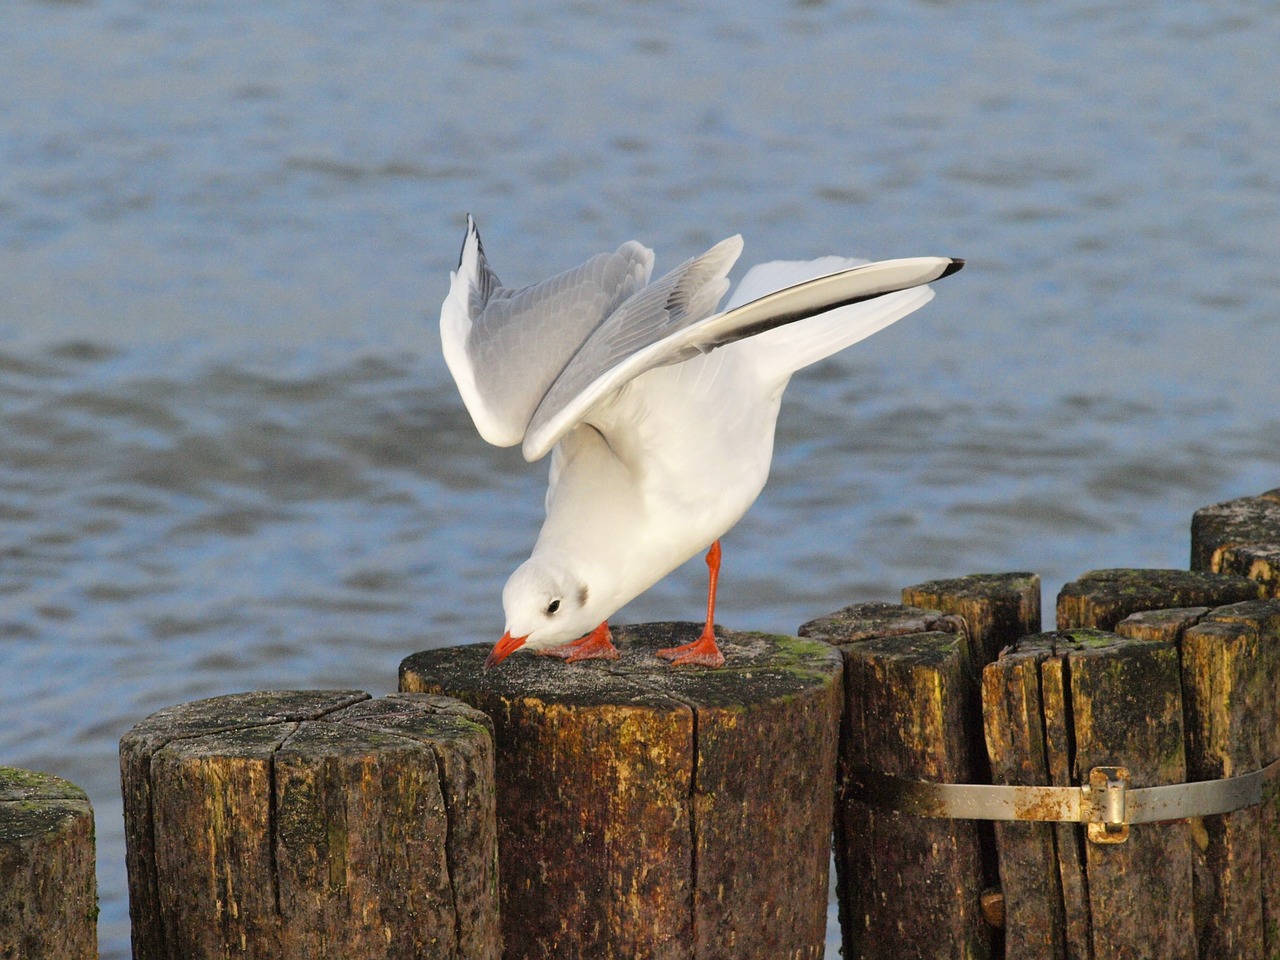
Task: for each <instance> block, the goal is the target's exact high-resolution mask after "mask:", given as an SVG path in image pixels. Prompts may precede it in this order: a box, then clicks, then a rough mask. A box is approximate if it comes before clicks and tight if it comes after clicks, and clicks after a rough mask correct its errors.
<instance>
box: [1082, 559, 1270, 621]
mask: <svg viewBox="0 0 1280 960" xmlns="http://www.w3.org/2000/svg"><path fill="white" fill-rule="evenodd" d="M1262 594H1263V590H1262V586H1261V585H1260V584H1259V583H1257V581H1254V580H1250V579H1248V578H1247V577H1235V576H1228V575H1226V574H1217V573H1209V572H1205V571H1200V570H1133V569H1112V570H1091V571H1090V572H1088V573H1086V574H1083V575H1081V576H1080V578H1079V579H1078V580H1075V581H1073V582H1072V583H1068V584H1066V585H1065V586H1064V587H1063V588H1062V590H1061V591H1060V592H1059V593H1058V629H1059V630H1072V629H1075V628H1077V627H1094V628H1096V629H1098V630H1114V629H1115V627H1116V624H1118V623H1119V622H1120V621H1121V620H1123V619H1124V618H1125V617H1127V616H1129V614H1131V613H1138V612H1140V611H1144V610H1162V609H1166V608H1170V607H1220V606H1223V605H1225V604H1228V603H1238V602H1240V601H1242V600H1256V599H1258V598H1259V597H1261V596H1262Z"/></svg>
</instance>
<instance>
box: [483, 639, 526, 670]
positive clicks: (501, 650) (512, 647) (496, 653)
mask: <svg viewBox="0 0 1280 960" xmlns="http://www.w3.org/2000/svg"><path fill="white" fill-rule="evenodd" d="M528 638H529V635H528V634H527V633H526V634H525V635H524V636H523V637H513V636H512V635H511V634H509V633H504V634H503V635H502V639H501V640H499V641H498V642H497V643H495V644H494V645H493V649H492V650H490V651H489V656H488V658H487V659H486V660H485V662H484V668H485V669H486V670H491V669H493V668H494V667H496V666H497V665H498V664H500V663H501V662H502V661H503V660H505V659H507V657H509V656H511V654H513V653H515V652H516V651H517V650H519V649H520V648H521V647H523V646H524V642H525V640H527V639H528Z"/></svg>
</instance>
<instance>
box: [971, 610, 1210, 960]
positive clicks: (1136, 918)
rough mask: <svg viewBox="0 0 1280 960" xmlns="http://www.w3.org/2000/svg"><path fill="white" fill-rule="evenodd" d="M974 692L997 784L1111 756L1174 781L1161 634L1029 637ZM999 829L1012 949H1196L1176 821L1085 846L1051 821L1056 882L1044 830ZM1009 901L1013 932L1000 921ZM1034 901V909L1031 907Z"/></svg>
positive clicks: (1170, 649) (1171, 666)
mask: <svg viewBox="0 0 1280 960" xmlns="http://www.w3.org/2000/svg"><path fill="white" fill-rule="evenodd" d="M1036 671H1038V672H1039V678H1038V683H1037V680H1036V678H1035V672H1036ZM1037 688H1038V689H1037ZM983 689H984V694H985V695H986V700H985V702H984V707H985V708H986V710H987V730H988V744H989V746H990V747H991V752H992V766H993V769H995V770H996V771H998V772H999V774H1000V778H1001V780H1002V782H1014V779H1013V778H1015V777H1016V778H1018V780H1019V781H1021V782H1023V783H1025V782H1027V781H1028V780H1034V781H1037V782H1038V783H1040V784H1045V783H1048V784H1050V785H1054V786H1066V785H1079V784H1081V783H1082V782H1088V780H1089V772H1090V770H1091V769H1092V768H1094V767H1111V766H1121V767H1124V768H1126V769H1127V770H1128V771H1129V776H1130V786H1131V787H1134V788H1137V787H1143V786H1158V785H1162V784H1167V783H1181V782H1183V781H1184V780H1185V778H1186V759H1185V749H1184V745H1183V723H1182V692H1181V686H1180V680H1179V660H1178V650H1177V647H1176V646H1174V645H1173V644H1171V643H1165V642H1159V641H1146V640H1133V639H1128V638H1123V637H1119V636H1117V635H1115V634H1110V633H1105V632H1103V631H1098V630H1093V629H1075V630H1071V631H1068V632H1062V631H1060V632H1056V633H1047V634H1040V635H1037V636H1033V637H1028V638H1025V639H1024V640H1022V641H1020V642H1019V643H1018V645H1017V648H1016V649H1014V650H1011V651H1008V652H1006V653H1005V654H1003V655H1002V656H1001V658H1000V659H999V660H998V661H997V662H996V663H993V664H991V665H990V666H988V667H987V669H986V671H985V673H984V677H983ZM1037 699H1038V701H1039V702H1038V703H1037ZM1037 708H1038V709H1039V710H1040V715H1039V716H1038V717H1037V716H1036V714H1035V710H1036V709H1037ZM1041 737H1043V739H1041ZM1068 764H1070V766H1069V767H1068ZM1007 827H1012V828H1015V829H1008V828H1006V827H1002V829H1001V832H1000V834H999V836H1000V839H1001V845H1000V862H1001V879H1002V883H1004V882H1005V878H1006V876H1007V877H1008V883H1007V884H1006V885H1005V890H1004V892H1005V902H1006V910H1007V911H1009V914H1010V918H1011V923H1010V926H1009V928H1008V929H1007V930H1006V935H1007V936H1008V937H1009V938H1010V940H1009V942H1010V943H1011V944H1013V943H1014V942H1017V943H1019V944H1020V945H1022V946H1025V947H1026V949H1027V951H1028V952H1025V953H1023V952H1017V953H1015V952H1012V946H1011V952H1010V953H1009V954H1008V955H1009V956H1010V957H1012V956H1018V957H1023V956H1027V957H1060V956H1063V955H1064V954H1065V956H1066V957H1069V958H1073V960H1074V958H1097V960H1101V958H1103V957H1106V958H1113V957H1114V958H1134V960H1139V958H1146V957H1161V958H1187V960H1194V958H1195V957H1196V956H1197V954H1196V939H1195V931H1194V925H1193V916H1194V913H1193V909H1192V907H1193V894H1192V856H1191V832H1190V828H1189V826H1188V824H1187V823H1186V822H1176V823H1161V824H1139V825H1135V826H1132V827H1130V828H1129V836H1128V839H1127V840H1126V841H1125V842H1124V843H1115V844H1098V843H1092V842H1086V840H1085V839H1084V831H1083V828H1082V827H1080V826H1077V825H1075V824H1059V825H1055V826H1053V827H1051V828H1050V829H1051V830H1052V832H1053V839H1054V845H1053V846H1054V848H1055V856H1054V859H1055V860H1056V866H1057V869H1058V876H1057V878H1056V883H1055V878H1054V877H1053V875H1052V874H1051V873H1048V872H1046V871H1045V870H1044V869H1043V860H1042V859H1041V858H1042V857H1043V856H1044V854H1045V852H1046V851H1047V850H1048V848H1049V846H1050V845H1049V843H1048V836H1047V833H1048V831H1045V830H1043V829H1039V828H1036V827H1034V826H1032V828H1031V829H1026V828H1025V826H1024V827H1021V828H1019V825H1007ZM1055 886H1057V887H1059V888H1060V891H1061V897H1062V901H1061V902H1062V904H1063V911H1062V914H1061V924H1062V926H1061V933H1059V927H1058V923H1059V914H1058V913H1057V912H1056V909H1054V908H1053V900H1052V897H1053V895H1054V894H1055V892H1056V891H1055V889H1054V888H1055ZM1019 902H1021V903H1022V908H1021V910H1022V918H1023V922H1022V924H1021V926H1022V929H1021V931H1019V930H1017V929H1015V926H1014V925H1013V923H1012V918H1013V917H1014V916H1015V915H1016V913H1015V911H1017V910H1018V909H1019V908H1018V907H1017V906H1016V905H1017V904H1018V903H1019ZM1037 906H1038V907H1039V908H1040V909H1041V910H1043V911H1044V916H1039V917H1037V916H1036V915H1035V912H1036V909H1037Z"/></svg>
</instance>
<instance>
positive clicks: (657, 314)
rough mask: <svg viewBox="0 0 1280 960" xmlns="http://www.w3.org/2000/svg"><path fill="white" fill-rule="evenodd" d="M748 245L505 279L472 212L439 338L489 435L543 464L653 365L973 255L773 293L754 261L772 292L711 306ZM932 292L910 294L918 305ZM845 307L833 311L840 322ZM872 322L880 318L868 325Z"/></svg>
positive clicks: (628, 247) (917, 278)
mask: <svg viewBox="0 0 1280 960" xmlns="http://www.w3.org/2000/svg"><path fill="white" fill-rule="evenodd" d="M741 251H742V238H741V237H736V236H735V237H730V238H729V239H728V240H724V241H722V242H720V243H718V244H716V246H714V247H712V248H711V249H710V250H708V251H707V252H706V253H704V254H702V255H701V256H699V257H695V258H693V259H691V260H688V261H686V262H684V263H682V264H681V265H680V266H678V267H676V269H674V270H672V271H671V272H670V273H669V274H667V275H666V276H664V277H662V278H660V279H659V280H656V281H654V282H653V283H649V282H648V281H649V276H650V274H651V272H652V269H653V251H651V250H649V249H648V248H647V247H645V246H643V245H641V244H639V243H636V242H634V241H631V242H628V243H625V244H623V245H622V246H621V247H619V248H618V250H617V251H616V252H615V253H611V254H599V255H598V256H595V257H592V258H591V259H590V260H588V261H587V262H586V263H584V264H582V265H581V266H579V267H575V268H574V269H572V270H569V271H567V272H565V273H562V274H559V275H558V276H555V277H552V278H551V279H549V280H544V281H542V282H541V283H537V284H534V285H532V286H528V287H523V288H520V289H513V288H510V287H504V286H502V284H501V283H500V282H499V280H498V277H497V275H496V274H495V273H494V272H493V270H492V269H491V268H490V267H489V264H488V261H487V260H486V258H485V255H484V249H483V247H482V246H481V243H480V234H479V231H478V230H477V229H476V225H475V221H473V220H472V219H471V218H470V217H468V218H467V236H466V239H465V240H464V241H463V245H462V255H461V257H460V259H459V263H458V269H457V271H455V272H454V273H453V274H452V275H451V276H450V287H449V295H448V297H446V298H445V301H444V305H443V306H442V307H441V310H440V337H441V343H442V345H443V348H444V356H445V362H446V363H447V364H448V366H449V371H450V373H452V374H453V378H454V380H455V381H456V383H457V384H458V391H459V393H461V394H462V400H463V403H465V404H466V407H467V410H468V411H469V412H470V414H471V418H472V420H473V421H474V422H475V424H476V428H477V429H478V430H479V431H480V435H481V436H482V437H484V439H485V440H488V441H489V442H490V443H493V444H496V445H498V446H514V445H515V444H517V443H521V442H523V447H522V452H523V454H524V456H525V459H527V460H531V461H532V460H537V459H539V458H541V457H543V456H545V455H546V453H547V452H548V451H549V450H551V448H552V447H554V446H555V444H556V443H557V442H558V441H559V440H560V438H561V437H563V436H564V435H565V434H566V433H568V432H569V431H570V430H572V429H573V427H574V426H576V425H577V424H578V423H579V422H581V421H582V420H583V419H584V418H585V417H586V416H587V415H588V413H589V412H590V410H591V408H592V407H593V406H595V404H597V403H599V402H600V401H601V400H602V399H604V398H605V397H607V396H609V395H610V394H611V393H612V392H613V391H615V390H618V389H620V388H621V387H623V386H624V385H625V384H627V383H628V382H629V381H631V380H633V379H634V378H635V377H638V376H639V375H640V374H642V373H644V372H645V371H646V370H651V369H653V368H654V367H659V366H664V365H667V364H672V363H680V362H681V361H683V360H687V359H689V358H690V357H693V356H696V355H697V354H699V353H706V352H708V351H710V350H714V349H715V348H716V347H720V346H724V345H725V344H729V343H734V342H737V341H739V340H742V339H744V338H746V337H751V336H754V335H756V334H761V333H764V332H766V331H769V330H777V329H778V328H780V327H783V326H786V325H788V324H792V323H795V322H797V321H799V320H804V319H806V318H809V317H814V316H816V315H818V314H823V313H827V312H828V311H836V310H837V309H838V308H842V307H849V306H851V305H854V304H860V303H863V302H864V301H868V300H872V299H875V298H878V297H883V296H885V295H886V294H892V293H894V292H896V291H900V290H908V289H911V288H914V287H919V286H922V285H923V284H927V283H929V282H931V281H933V280H937V279H940V278H942V277H945V276H948V275H949V274H951V273H954V272H955V271H956V270H958V269H960V266H961V265H962V263H963V261H959V260H951V259H949V258H946V257H918V258H914V259H910V260H885V261H881V262H879V263H870V264H865V265H861V266H854V267H847V268H845V269H838V270H833V271H832V272H830V273H827V274H825V275H823V276H818V277H814V278H810V279H805V280H803V281H801V282H798V283H790V284H789V285H787V286H785V287H783V288H782V289H776V290H772V291H771V292H763V291H764V290H766V289H767V288H768V286H769V283H768V282H767V281H768V278H769V276H771V275H769V274H768V268H769V266H770V265H766V267H765V268H756V270H757V271H760V270H762V269H763V270H764V273H759V274H758V273H756V272H755V271H753V273H752V274H749V275H748V277H747V280H746V281H744V283H743V287H744V288H749V289H751V291H752V292H753V293H754V292H755V291H757V290H759V291H762V294H761V295H760V296H757V297H755V299H752V300H750V301H749V302H747V303H742V304H741V305H740V306H735V307H733V309H730V310H727V311H724V312H721V313H715V314H713V313H712V311H714V310H715V308H716V305H717V304H718V303H719V302H720V299H721V297H723V296H724V293H725V291H726V290H727V289H728V286H729V283H728V280H727V279H726V277H727V275H728V272H729V270H730V268H731V267H732V266H733V264H734V262H735V261H736V260H737V259H738V255H739V254H740V253H741ZM823 263H824V264H825V263H826V261H823ZM843 263H845V264H847V263H848V262H847V261H843ZM832 265H833V266H834V265H835V264H832ZM782 266H784V267H787V268H788V269H785V270H782V272H781V273H779V274H778V276H779V277H786V276H788V274H791V275H794V274H795V271H794V270H793V269H791V267H792V265H787V264H784V265H782ZM814 266H816V264H814ZM753 277H754V279H753ZM737 299H741V297H739V298H737ZM926 299H927V296H926V297H923V298H917V299H916V301H913V302H914V303H915V305H917V306H918V305H919V303H923V302H924V301H925V300H926ZM910 309H914V306H910V307H908V306H907V305H904V306H903V307H902V308H897V307H895V308H894V309H893V310H888V311H882V312H885V313H886V317H885V318H881V319H880V320H878V321H877V325H876V326H875V327H874V329H878V328H879V326H883V325H884V324H886V323H889V322H892V320H893V319H897V317H898V316H901V315H903V313H904V312H909V310H910ZM841 317H842V314H839V313H837V314H833V317H832V319H833V326H834V325H839V324H840V323H842V322H843V321H842V319H841ZM870 332H872V327H870V326H869V327H868V328H867V329H866V331H865V332H863V333H861V334H860V335H861V336H865V335H867V334H868V333H870ZM833 336H834V335H833V334H829V333H827V332H826V329H825V327H824V328H822V329H815V330H814V331H812V336H811V339H816V340H820V341H823V343H820V344H816V345H813V346H809V347H807V354H806V355H811V359H810V360H808V361H806V362H811V360H812V359H816V358H817V356H818V355H820V353H821V350H820V349H819V348H821V347H823V346H824V345H825V343H826V341H830V340H832V338H833ZM845 339H846V340H847V342H852V340H849V339H848V337H847V336H846V338H845ZM833 342H834V341H833ZM838 348H839V345H838V344H837V345H836V346H835V347H832V349H838ZM828 352H829V351H828ZM801 365H802V364H801Z"/></svg>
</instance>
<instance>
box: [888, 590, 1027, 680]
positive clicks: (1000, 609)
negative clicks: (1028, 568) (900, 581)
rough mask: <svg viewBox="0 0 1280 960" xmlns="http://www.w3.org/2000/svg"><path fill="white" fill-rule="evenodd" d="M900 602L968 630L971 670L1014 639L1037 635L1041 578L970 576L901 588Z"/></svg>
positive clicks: (982, 665) (990, 658)
mask: <svg viewBox="0 0 1280 960" xmlns="http://www.w3.org/2000/svg"><path fill="white" fill-rule="evenodd" d="M902 602H903V603H904V604H910V605H912V606H916V607H924V608H926V609H930V610H939V611H941V612H942V613H951V614H955V615H956V616H958V617H960V618H961V619H962V620H963V621H964V622H965V626H966V627H967V628H968V630H969V644H970V648H969V649H970V653H971V654H972V655H973V658H974V663H973V667H974V669H975V670H976V671H981V669H982V668H983V667H984V666H985V665H986V664H988V663H990V662H991V661H992V660H994V659H995V658H996V657H997V656H999V655H1000V651H1001V650H1003V649H1004V648H1005V647H1007V646H1009V645H1010V644H1011V643H1014V642H1015V641H1016V640H1017V639H1018V638H1019V637H1025V636H1027V635H1028V634H1031V633H1039V632H1040V577H1039V576H1038V575H1036V574H1034V573H975V574H970V575H969V576H967V577H957V578H955V579H951V580H930V581H929V582H927V583H919V584H916V585H914V586H910V587H904V588H903V590H902Z"/></svg>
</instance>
